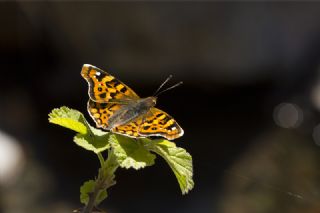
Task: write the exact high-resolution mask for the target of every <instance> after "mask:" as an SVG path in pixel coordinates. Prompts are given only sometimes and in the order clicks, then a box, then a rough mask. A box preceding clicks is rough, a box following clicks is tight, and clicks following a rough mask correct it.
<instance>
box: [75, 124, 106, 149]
mask: <svg viewBox="0 0 320 213" xmlns="http://www.w3.org/2000/svg"><path fill="white" fill-rule="evenodd" d="M109 137H110V133H108V132H104V131H101V130H100V129H96V128H93V127H91V126H90V127H89V131H88V134H80V133H78V134H77V135H76V136H75V137H74V138H73V141H74V142H75V143H76V144H77V145H79V146H81V147H83V148H85V149H87V150H89V151H93V152H95V153H100V152H102V151H104V150H106V149H108V148H110V144H109Z"/></svg>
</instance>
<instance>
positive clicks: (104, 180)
mask: <svg viewBox="0 0 320 213" xmlns="http://www.w3.org/2000/svg"><path fill="white" fill-rule="evenodd" d="M98 158H99V161H100V164H101V168H100V169H99V173H98V178H97V179H96V184H95V187H94V190H93V192H91V193H90V195H89V201H88V204H87V205H86V206H85V207H84V209H83V211H82V213H91V212H92V209H93V208H94V207H95V205H96V199H97V196H98V195H99V193H100V192H101V191H102V190H107V189H108V188H109V187H111V186H113V185H114V184H115V183H116V182H115V180H114V177H115V175H114V173H115V171H116V170H117V168H118V166H119V164H118V162H117V160H116V158H115V155H114V153H113V149H110V150H108V158H107V160H106V161H104V158H103V156H102V155H101V153H98Z"/></svg>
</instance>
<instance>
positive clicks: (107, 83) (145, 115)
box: [81, 64, 183, 140]
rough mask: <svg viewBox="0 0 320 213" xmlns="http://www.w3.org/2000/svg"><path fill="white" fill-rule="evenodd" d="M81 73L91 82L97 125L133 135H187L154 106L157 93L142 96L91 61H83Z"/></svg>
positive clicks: (92, 112) (90, 103)
mask: <svg viewBox="0 0 320 213" xmlns="http://www.w3.org/2000/svg"><path fill="white" fill-rule="evenodd" d="M81 75H82V77H83V78H84V79H86V81H87V82H88V84H89V97H90V99H89V101H88V112H89V114H90V116H91V117H92V118H93V120H94V121H95V123H96V125H97V127H100V128H103V129H105V130H109V131H111V132H114V133H118V134H122V135H126V136H129V137H133V138H139V137H148V136H161V137H164V138H166V139H168V140H173V139H176V138H178V137H181V136H182V135H183V129H182V128H181V127H180V126H179V124H178V123H177V122H176V121H175V120H174V119H173V118H172V117H171V116H170V115H168V114H167V113H165V112H164V111H162V110H160V109H158V108H156V107H154V106H155V105H156V102H157V97H156V95H155V96H151V97H147V98H140V97H139V96H138V95H137V94H136V93H135V92H134V91H133V90H132V89H130V88H129V87H128V86H127V85H125V84H124V83H122V82H121V81H119V80H118V79H116V78H115V77H113V76H112V75H110V74H108V73H107V72H105V71H103V70H101V69H99V68H97V67H95V66H93V65H90V64H85V65H83V68H82V71H81ZM168 80H169V79H167V80H166V81H165V82H164V83H163V84H162V85H161V86H160V87H159V89H158V90H157V92H158V91H159V90H160V88H161V87H162V86H163V85H164V84H165V83H166V82H167V81H168ZM177 85H178V84H177ZM177 85H175V86H177ZM175 86H173V87H175ZM173 87H170V88H167V89H166V90H168V89H171V88H173ZM166 90H164V91H166ZM164 91H162V92H164ZM162 92H161V93H162ZM158 94H160V93H158Z"/></svg>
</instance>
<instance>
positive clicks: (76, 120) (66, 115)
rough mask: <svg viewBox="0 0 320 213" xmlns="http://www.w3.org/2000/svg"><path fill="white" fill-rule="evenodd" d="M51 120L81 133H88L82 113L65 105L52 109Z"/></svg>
mask: <svg viewBox="0 0 320 213" xmlns="http://www.w3.org/2000/svg"><path fill="white" fill-rule="evenodd" d="M49 122H50V123H54V124H57V125H60V126H63V127H66V128H69V129H71V130H74V131H76V132H78V133H81V134H86V133H87V124H86V122H85V118H84V117H83V115H82V113H81V112H79V111H77V110H73V109H70V108H68V107H65V106H63V107H60V108H58V109H54V110H52V111H51V113H50V114H49Z"/></svg>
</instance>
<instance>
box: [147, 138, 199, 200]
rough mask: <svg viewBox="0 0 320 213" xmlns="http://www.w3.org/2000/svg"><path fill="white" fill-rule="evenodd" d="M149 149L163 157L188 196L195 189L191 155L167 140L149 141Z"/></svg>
mask: <svg viewBox="0 0 320 213" xmlns="http://www.w3.org/2000/svg"><path fill="white" fill-rule="evenodd" d="M149 143H150V146H149V149H150V150H152V151H154V152H155V153H157V154H158V155H160V156H161V157H163V158H164V159H165V160H166V162H167V163H168V164H169V166H170V167H171V169H172V171H173V173H174V174H175V176H176V178H177V180H178V183H179V185H180V189H181V191H182V194H187V193H188V192H189V191H190V190H191V189H192V188H193V187H194V182H193V179H192V176H193V166H192V157H191V155H190V154H189V153H188V152H187V151H186V150H185V149H183V148H179V147H176V145H175V144H174V143H172V142H170V141H167V140H154V141H152V142H151V141H149Z"/></svg>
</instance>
